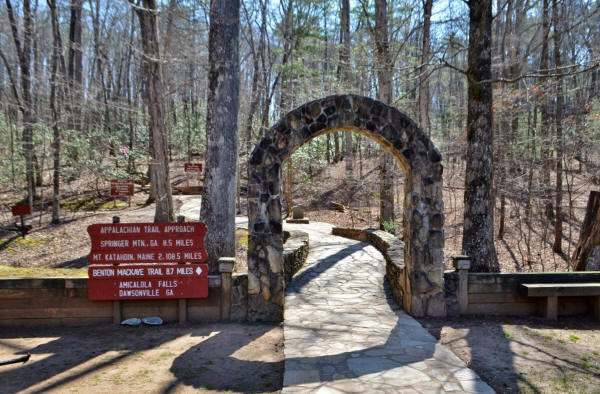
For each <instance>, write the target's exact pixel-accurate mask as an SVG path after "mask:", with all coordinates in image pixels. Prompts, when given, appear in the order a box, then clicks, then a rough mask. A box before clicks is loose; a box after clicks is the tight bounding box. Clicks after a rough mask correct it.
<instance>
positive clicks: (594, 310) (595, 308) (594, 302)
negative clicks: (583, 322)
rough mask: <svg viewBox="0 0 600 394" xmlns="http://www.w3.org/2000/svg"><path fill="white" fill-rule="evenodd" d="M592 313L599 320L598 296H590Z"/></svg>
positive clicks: (599, 305) (599, 306) (599, 298)
mask: <svg viewBox="0 0 600 394" xmlns="http://www.w3.org/2000/svg"><path fill="white" fill-rule="evenodd" d="M592 314H593V315H594V317H595V318H596V319H598V320H600V296H596V297H592Z"/></svg>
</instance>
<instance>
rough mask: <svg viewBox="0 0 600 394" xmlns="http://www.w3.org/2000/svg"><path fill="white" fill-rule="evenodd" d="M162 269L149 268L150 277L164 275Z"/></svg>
mask: <svg viewBox="0 0 600 394" xmlns="http://www.w3.org/2000/svg"><path fill="white" fill-rule="evenodd" d="M162 274H163V273H162V268H148V275H162Z"/></svg>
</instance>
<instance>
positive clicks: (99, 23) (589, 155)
mask: <svg viewBox="0 0 600 394" xmlns="http://www.w3.org/2000/svg"><path fill="white" fill-rule="evenodd" d="M210 3H211V2H210V1H209V0H189V1H188V0H162V1H156V0H144V1H139V0H129V2H125V1H111V0H46V1H43V0H19V1H16V0H5V1H4V4H2V5H1V6H0V22H1V23H0V58H1V60H2V61H1V64H0V152H2V154H1V155H0V193H4V194H6V193H12V194H14V195H17V196H19V197H20V198H21V199H23V200H26V201H28V202H29V204H30V205H32V206H33V207H34V210H35V209H38V210H41V209H47V208H49V206H51V207H50V209H51V215H52V222H53V223H59V222H60V221H61V213H60V210H59V206H60V202H61V201H62V200H64V199H65V198H69V197H70V196H72V195H74V194H76V193H78V192H80V190H81V189H82V188H85V189H87V190H95V191H98V190H100V189H102V188H106V187H107V182H108V180H110V179H112V178H125V177H126V178H133V179H135V180H136V182H138V183H143V184H146V183H148V182H150V184H151V189H150V197H151V200H153V201H156V202H157V207H158V206H160V208H157V210H156V212H157V214H156V217H155V218H156V220H161V221H164V220H173V202H172V200H171V180H170V179H169V171H168V168H169V166H171V167H172V166H173V163H175V162H178V161H179V162H180V161H190V160H191V159H192V157H195V158H197V157H201V158H202V160H206V164H207V165H206V167H211V166H209V163H210V162H216V161H215V160H220V159H219V158H216V157H212V158H211V154H213V153H214V152H213V151H214V150H215V149H216V147H217V146H218V144H219V139H218V138H216V139H215V136H216V135H218V133H220V132H221V131H222V132H223V136H226V137H224V138H226V139H228V141H231V142H232V143H234V141H239V142H235V144H236V145H237V144H239V149H237V148H236V147H234V150H233V151H232V153H234V154H233V156H234V157H233V158H230V159H228V160H229V161H227V163H225V164H221V165H225V166H228V167H227V168H229V167H231V166H234V167H236V166H237V167H238V173H239V174H240V181H239V185H233V186H232V185H228V190H229V189H231V188H230V186H231V187H233V189H236V190H238V192H239V191H240V190H241V192H242V193H243V191H244V190H245V182H246V177H245V169H246V168H247V158H248V156H249V154H250V153H251V150H252V149H253V147H254V145H255V144H256V143H257V141H258V140H259V139H260V137H261V135H262V134H263V133H264V132H265V130H267V129H268V128H269V127H270V126H271V125H272V124H273V123H274V122H275V121H276V120H277V119H279V118H280V117H281V116H282V115H283V114H285V113H287V112H288V111H290V110H291V109H293V108H295V107H297V106H298V105H301V104H303V103H305V102H307V101H310V100H313V99H317V98H321V97H324V96H327V95H330V94H336V93H342V92H343V93H355V94H360V95H363V96H369V97H373V98H377V99H379V100H381V101H383V102H386V103H389V104H391V105H393V106H395V107H397V108H399V109H400V110H401V111H403V112H405V113H406V114H407V115H409V116H410V117H411V118H412V119H414V120H415V121H416V122H417V123H419V124H420V127H421V128H422V129H423V130H424V131H425V132H426V133H427V135H429V136H430V138H431V139H432V140H433V141H434V143H435V145H436V146H437V147H438V149H439V150H440V151H441V153H442V157H443V160H444V166H445V172H444V176H445V185H446V186H447V190H445V191H444V192H445V193H446V192H448V191H456V190H459V192H460V193H463V191H464V190H465V189H466V193H465V197H464V209H463V202H461V203H460V204H458V203H457V204H452V205H449V206H447V207H446V210H447V211H448V212H450V214H451V215H455V216H457V217H462V216H463V212H464V221H463V219H462V218H461V219H460V220H459V222H460V226H461V229H463V231H462V237H463V238H462V245H461V246H460V247H461V248H462V250H463V251H464V252H466V253H468V254H470V255H472V256H474V257H475V258H476V261H485V266H482V267H479V268H478V270H485V271H488V270H498V269H499V268H498V264H497V263H496V261H497V258H496V252H495V250H494V243H496V244H497V243H498V242H502V241H503V240H504V239H505V238H506V237H507V232H508V231H513V232H516V235H515V234H513V236H517V237H518V239H519V243H518V245H517V246H518V251H519V252H518V253H519V254H520V257H519V258H518V260H519V261H520V263H519V264H520V265H521V266H526V265H527V264H531V263H532V262H537V263H538V264H539V263H541V264H542V266H543V264H544V262H543V261H542V260H543V258H542V257H541V255H540V254H539V253H540V252H539V249H540V248H537V249H536V250H537V251H536V250H532V248H533V247H534V246H533V245H534V243H533V241H532V239H533V237H537V238H536V239H540V240H542V241H540V243H543V245H544V248H546V249H548V250H552V252H551V253H554V255H556V256H560V258H561V259H563V260H565V261H568V260H569V258H570V255H571V254H572V253H573V251H574V245H575V243H576V242H577V238H578V236H579V229H580V227H581V223H582V221H583V215H584V213H585V212H584V210H585V206H586V201H587V196H588V194H589V192H590V190H592V189H596V190H597V189H598V187H599V186H598V185H600V175H599V174H600V97H599V94H598V93H599V90H600V81H599V80H598V79H599V76H600V75H599V74H600V70H599V59H600V58H599V53H600V30H598V28H597V26H598V24H599V23H600V2H599V1H598V0H570V1H566V0H539V1H533V0H470V1H466V2H463V1H459V0H450V1H441V0H422V1H420V2H414V1H405V0H372V1H371V0H358V1H348V0H340V1H327V0H280V1H272V0H240V6H239V14H238V16H234V19H237V18H239V19H237V20H239V23H237V24H236V25H237V28H238V29H239V39H236V40H238V41H237V43H233V44H235V45H236V47H235V48H230V45H231V44H232V42H231V41H230V40H231V39H230V38H227V37H225V38H223V37H220V36H218V37H217V36H215V37H213V36H212V35H211V34H209V31H210V24H211V23H212V22H214V21H211V18H212V17H214V16H213V14H212V12H217V11H219V10H213V9H212V8H211V4H210ZM233 3H236V4H237V2H232V4H233ZM236 8H237V7H236ZM215 15H217V14H215ZM226 19H227V18H226ZM227 24H228V19H227V20H226V21H224V22H221V25H222V26H223V27H222V28H223V29H225V28H229V27H227V26H228V25H227ZM222 33H223V32H222ZM223 34H224V33H223ZM232 34H237V33H232ZM225 36H226V34H225ZM211 40H221V41H218V43H217V44H216V45H217V46H216V47H214V45H215V44H211V42H212V41H211ZM223 40H224V41H223ZM211 45H213V46H211ZM211 48H212V49H211ZM223 49H225V51H223ZM219 50H221V52H223V53H220V54H219ZM215 51H216V52H215ZM236 51H237V52H236ZM234 52H236V53H234ZM212 53H216V54H217V55H215V56H218V58H217V57H213V55H211V54H212ZM234 55H235V56H234ZM223 56H233V57H232V58H231V59H223ZM219 62H222V64H219ZM238 62H239V96H237V93H236V91H237V90H238V89H237V88H235V89H234V87H235V85H236V84H235V81H230V82H227V81H225V82H223V78H225V79H227V78H228V77H227V75H229V74H227V72H228V71H227V67H236V69H237V68H238V67H237V66H236V65H235V64H234V63H238ZM219 73H222V74H219ZM222 83H226V84H229V85H231V87H227V89H230V90H229V91H228V92H222V91H220V90H219V89H220V88H221V87H220V85H219V84H222ZM229 85H228V86H229ZM231 94H234V95H236V96H237V97H234V98H232V97H229V99H231V101H230V104H231V109H230V110H231V111H234V110H233V108H235V107H238V103H237V100H238V98H239V111H237V113H236V117H227V118H226V119H223V118H216V117H218V116H219V114H220V112H219V111H222V110H223V108H221V104H219V105H218V106H216V107H215V102H213V100H215V97H217V99H218V100H221V101H219V103H223V102H226V101H227V100H225V97H221V98H218V96H219V95H225V96H227V95H231ZM223 100H225V101H223ZM234 112H235V111H234ZM229 113H230V112H229ZM231 122H233V124H232V123H231ZM236 124H237V133H235V132H234V134H235V135H230V134H229V133H231V132H232V130H233V129H234V128H235V125H236ZM235 152H237V158H236V157H235ZM367 159H372V160H373V161H377V162H378V163H380V164H379V166H380V169H381V171H380V173H381V174H380V176H381V187H380V188H379V190H377V198H378V199H379V200H380V201H381V203H380V207H381V208H380V209H381V211H380V213H379V218H380V222H381V225H382V227H387V226H384V224H385V223H386V222H389V221H394V220H398V218H399V217H401V216H402V214H401V212H402V203H401V202H400V201H398V199H397V198H396V200H395V196H394V190H395V188H396V186H394V182H397V179H398V176H399V174H400V173H401V172H400V171H399V169H398V168H397V167H396V165H395V163H394V162H393V161H392V160H390V157H389V155H387V154H386V153H385V152H384V151H383V150H382V149H380V148H379V147H377V145H376V143H375V142H373V141H370V140H368V139H366V138H365V137H363V136H360V135H356V134H350V133H342V132H335V133H332V134H327V135H326V136H322V137H319V138H317V139H315V140H313V141H311V142H310V143H309V144H307V145H306V146H304V147H302V148H301V149H300V150H299V151H297V152H296V153H295V155H294V158H293V161H290V163H288V165H287V167H286V169H285V170H284V171H286V176H285V179H287V182H288V183H291V181H292V180H293V179H294V178H295V179H300V178H301V179H303V180H305V181H306V180H310V178H311V176H312V175H313V174H314V173H315V171H316V170H317V169H318V168H324V167H326V166H328V165H332V164H334V163H336V162H339V161H340V160H342V161H343V160H345V163H344V164H345V171H346V178H348V181H352V178H353V177H357V178H360V177H361V176H362V175H363V162H365V160H367ZM211 168H213V167H211ZM215 168H216V167H215ZM229 169H230V170H231V168H229ZM206 171H207V172H206V176H207V179H208V178H210V177H223V176H224V175H223V174H222V173H221V174H220V175H219V174H218V173H217V172H215V173H214V174H212V173H211V170H209V169H206ZM234 172H235V171H234ZM234 179H235V180H236V181H237V178H236V177H234ZM70 185H77V188H75V187H72V186H70ZM207 186H208V185H207ZM217 187H218V186H217ZM283 187H284V195H286V197H287V198H288V199H289V198H290V197H289V195H290V191H289V190H286V185H284V186H283ZM233 189H231V190H233ZM44 190H46V191H44ZM44 193H46V195H44ZM48 194H51V196H49V195H48ZM7 195H8V194H7ZM461 195H462V194H461ZM48 198H49V200H50V202H49V203H46V206H44V204H45V203H44V201H46V200H45V199H48ZM238 201H240V200H239V199H238ZM12 203H14V201H12V202H11V201H3V209H8V208H9V206H10V205H11V204H12ZM232 204H233V203H232ZM238 204H239V202H238ZM288 205H290V204H288ZM203 208H204V206H203ZM206 209H210V206H207V208H206ZM448 212H447V213H446V215H447V216H450V215H449V213H448ZM203 215H208V213H207V212H203ZM509 221H510V223H511V227H510V229H511V230H507V229H508V228H509V226H508V222H509ZM453 234H454V232H453V230H451V229H448V230H446V237H452V236H455V235H453ZM229 236H232V235H231V234H230V235H229ZM517 265H518V264H517ZM517 269H519V267H517Z"/></svg>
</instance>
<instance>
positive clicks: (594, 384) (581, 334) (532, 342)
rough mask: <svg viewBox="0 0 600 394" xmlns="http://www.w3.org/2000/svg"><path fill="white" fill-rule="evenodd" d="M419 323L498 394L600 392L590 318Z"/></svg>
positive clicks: (598, 327) (599, 356)
mask: <svg viewBox="0 0 600 394" xmlns="http://www.w3.org/2000/svg"><path fill="white" fill-rule="evenodd" d="M420 320H421V324H423V326H425V327H426V328H427V329H428V330H429V331H430V332H431V333H432V334H433V335H434V336H435V337H436V338H438V339H439V340H440V343H442V344H444V345H446V346H448V347H449V348H450V349H452V351H453V352H454V353H455V354H456V355H457V356H458V357H460V358H461V359H462V360H463V361H464V362H465V363H466V364H467V365H468V366H469V367H471V368H473V369H474V370H475V372H477V373H478V374H479V375H480V376H481V377H482V379H483V380H485V381H486V382H487V383H488V384H489V385H490V386H492V387H493V388H494V389H495V390H496V391H497V392H499V393H599V392H600V324H599V323H598V321H597V320H593V319H592V318H591V317H588V316H573V317H560V318H559V320H558V321H555V322H551V321H548V320H546V319H543V318H537V317H530V318H516V317H506V316H504V317H497V318H494V317H477V316H471V317H465V316H461V317H460V318H454V319H432V318H429V319H420Z"/></svg>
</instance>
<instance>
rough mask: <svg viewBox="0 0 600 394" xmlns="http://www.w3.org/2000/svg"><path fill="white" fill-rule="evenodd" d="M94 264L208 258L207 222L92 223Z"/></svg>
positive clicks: (90, 255)
mask: <svg viewBox="0 0 600 394" xmlns="http://www.w3.org/2000/svg"><path fill="white" fill-rule="evenodd" d="M87 231H88V233H89V234H90V237H91V239H92V250H91V251H90V254H89V255H88V262H89V263H90V264H131V263H166V262H169V263H183V262H204V261H206V259H207V254H206V250H205V249H204V236H205V235H206V225H205V224H204V223H201V222H188V223H116V224H92V225H90V226H88V228H87Z"/></svg>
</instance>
